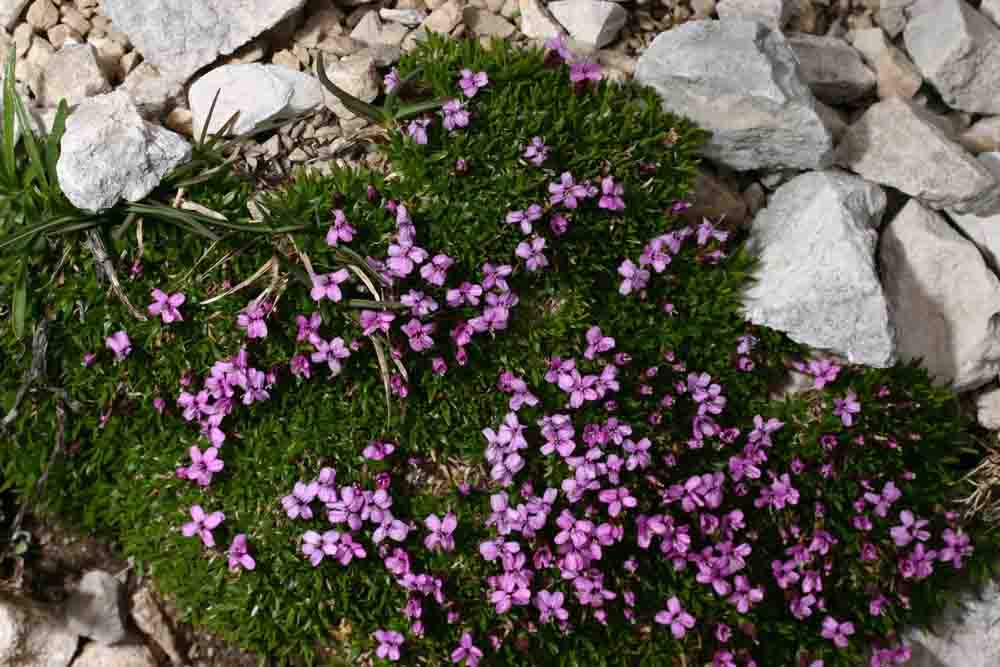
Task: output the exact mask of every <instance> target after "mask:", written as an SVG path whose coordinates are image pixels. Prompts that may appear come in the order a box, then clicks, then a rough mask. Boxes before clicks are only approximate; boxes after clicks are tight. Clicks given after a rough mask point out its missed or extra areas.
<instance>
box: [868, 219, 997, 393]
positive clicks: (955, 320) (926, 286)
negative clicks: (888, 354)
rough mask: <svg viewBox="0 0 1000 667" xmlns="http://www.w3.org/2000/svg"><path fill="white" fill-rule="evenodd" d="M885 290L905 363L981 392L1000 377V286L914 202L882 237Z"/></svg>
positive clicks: (957, 238) (974, 254)
mask: <svg viewBox="0 0 1000 667" xmlns="http://www.w3.org/2000/svg"><path fill="white" fill-rule="evenodd" d="M881 241H882V242H881V248H880V254H879V258H880V260H881V267H882V278H883V285H884V288H885V292H886V296H887V297H888V299H889V303H890V305H891V307H892V317H893V324H894V325H895V326H896V330H897V332H898V337H897V344H898V351H899V356H900V359H901V360H903V361H908V360H910V359H914V358H916V357H923V364H922V365H923V366H924V368H926V369H927V371H928V373H929V374H930V375H931V376H932V377H933V378H934V381H935V382H936V383H937V384H939V385H945V384H950V385H951V388H952V389H953V390H954V391H955V392H956V393H961V392H964V391H968V390H971V389H976V388H977V387H981V386H982V385H984V384H986V383H987V382H990V381H991V380H993V379H995V378H996V377H997V372H998V371H1000V280H998V279H997V277H996V275H994V273H993V272H992V271H990V269H989V267H987V265H986V263H985V262H984V261H983V257H982V255H980V253H979V250H978V249H977V248H976V246H975V245H973V244H972V243H970V242H969V241H967V240H966V239H965V238H963V237H962V236H961V235H960V234H959V233H958V232H956V231H955V230H954V229H952V228H951V226H950V225H948V223H947V221H946V220H945V219H944V218H942V217H941V216H940V215H938V214H937V213H935V212H933V211H931V210H930V209H928V208H925V207H924V206H923V205H921V204H920V203H919V202H918V201H916V200H915V199H911V200H910V201H909V202H908V203H907V204H906V206H904V207H903V209H902V210H901V211H900V212H899V214H898V215H897V216H896V218H895V219H894V220H893V221H892V222H891V223H890V224H889V225H888V227H887V229H886V230H885V231H884V232H883V233H882V239H881Z"/></svg>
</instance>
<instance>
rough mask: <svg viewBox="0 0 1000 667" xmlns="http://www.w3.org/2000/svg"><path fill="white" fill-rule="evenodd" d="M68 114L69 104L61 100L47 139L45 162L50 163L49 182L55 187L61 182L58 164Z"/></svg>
mask: <svg viewBox="0 0 1000 667" xmlns="http://www.w3.org/2000/svg"><path fill="white" fill-rule="evenodd" d="M68 115H69V106H68V105H67V104H66V100H59V108H58V109H57V110H56V117H55V118H54V119H53V120H52V131H51V132H49V136H48V137H46V139H45V162H46V163H47V165H48V169H49V182H50V183H52V185H53V189H55V185H56V184H57V183H59V175H58V173H56V165H57V164H58V163H59V142H60V141H62V136H63V133H64V132H66V116H68ZM60 193H61V191H60ZM53 194H55V192H53Z"/></svg>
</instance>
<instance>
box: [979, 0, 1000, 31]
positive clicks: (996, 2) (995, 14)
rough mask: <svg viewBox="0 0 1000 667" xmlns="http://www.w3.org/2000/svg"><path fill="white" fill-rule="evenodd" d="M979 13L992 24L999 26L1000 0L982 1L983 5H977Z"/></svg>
mask: <svg viewBox="0 0 1000 667" xmlns="http://www.w3.org/2000/svg"><path fill="white" fill-rule="evenodd" d="M979 11H981V12H982V13H983V15H984V16H986V18H988V19H989V20H991V21H993V23H995V24H996V25H1000V0H983V4H981V5H979Z"/></svg>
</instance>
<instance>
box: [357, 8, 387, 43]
mask: <svg viewBox="0 0 1000 667" xmlns="http://www.w3.org/2000/svg"><path fill="white" fill-rule="evenodd" d="M381 34H382V21H380V20H379V18H378V12H377V11H375V10H369V11H368V12H366V13H365V15H364V16H362V17H361V20H360V21H358V24H357V25H356V26H354V30H352V31H351V39H356V40H358V41H359V42H361V43H363V44H378V43H379V41H380V36H381Z"/></svg>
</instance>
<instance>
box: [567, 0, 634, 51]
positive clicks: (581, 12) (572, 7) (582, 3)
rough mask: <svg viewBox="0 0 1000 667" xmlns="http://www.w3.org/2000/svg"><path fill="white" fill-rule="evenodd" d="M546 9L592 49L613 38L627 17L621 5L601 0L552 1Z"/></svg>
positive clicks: (575, 37)
mask: <svg viewBox="0 0 1000 667" xmlns="http://www.w3.org/2000/svg"><path fill="white" fill-rule="evenodd" d="M548 9H549V12H551V13H552V16H553V17H554V18H555V19H556V20H557V21H559V23H561V24H562V26H563V27H564V28H566V31H567V32H569V34H570V36H571V37H572V38H573V39H575V40H576V41H578V42H580V43H582V44H586V45H587V46H590V47H592V48H595V49H599V48H601V47H603V46H605V45H607V44H610V43H611V42H613V41H615V38H617V37H618V33H619V32H621V29H622V28H624V27H625V22H626V21H627V20H628V12H626V11H625V10H624V9H623V8H622V7H621V6H620V5H618V4H616V3H614V2H603V1H602V0H555V2H550V3H549V6H548Z"/></svg>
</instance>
